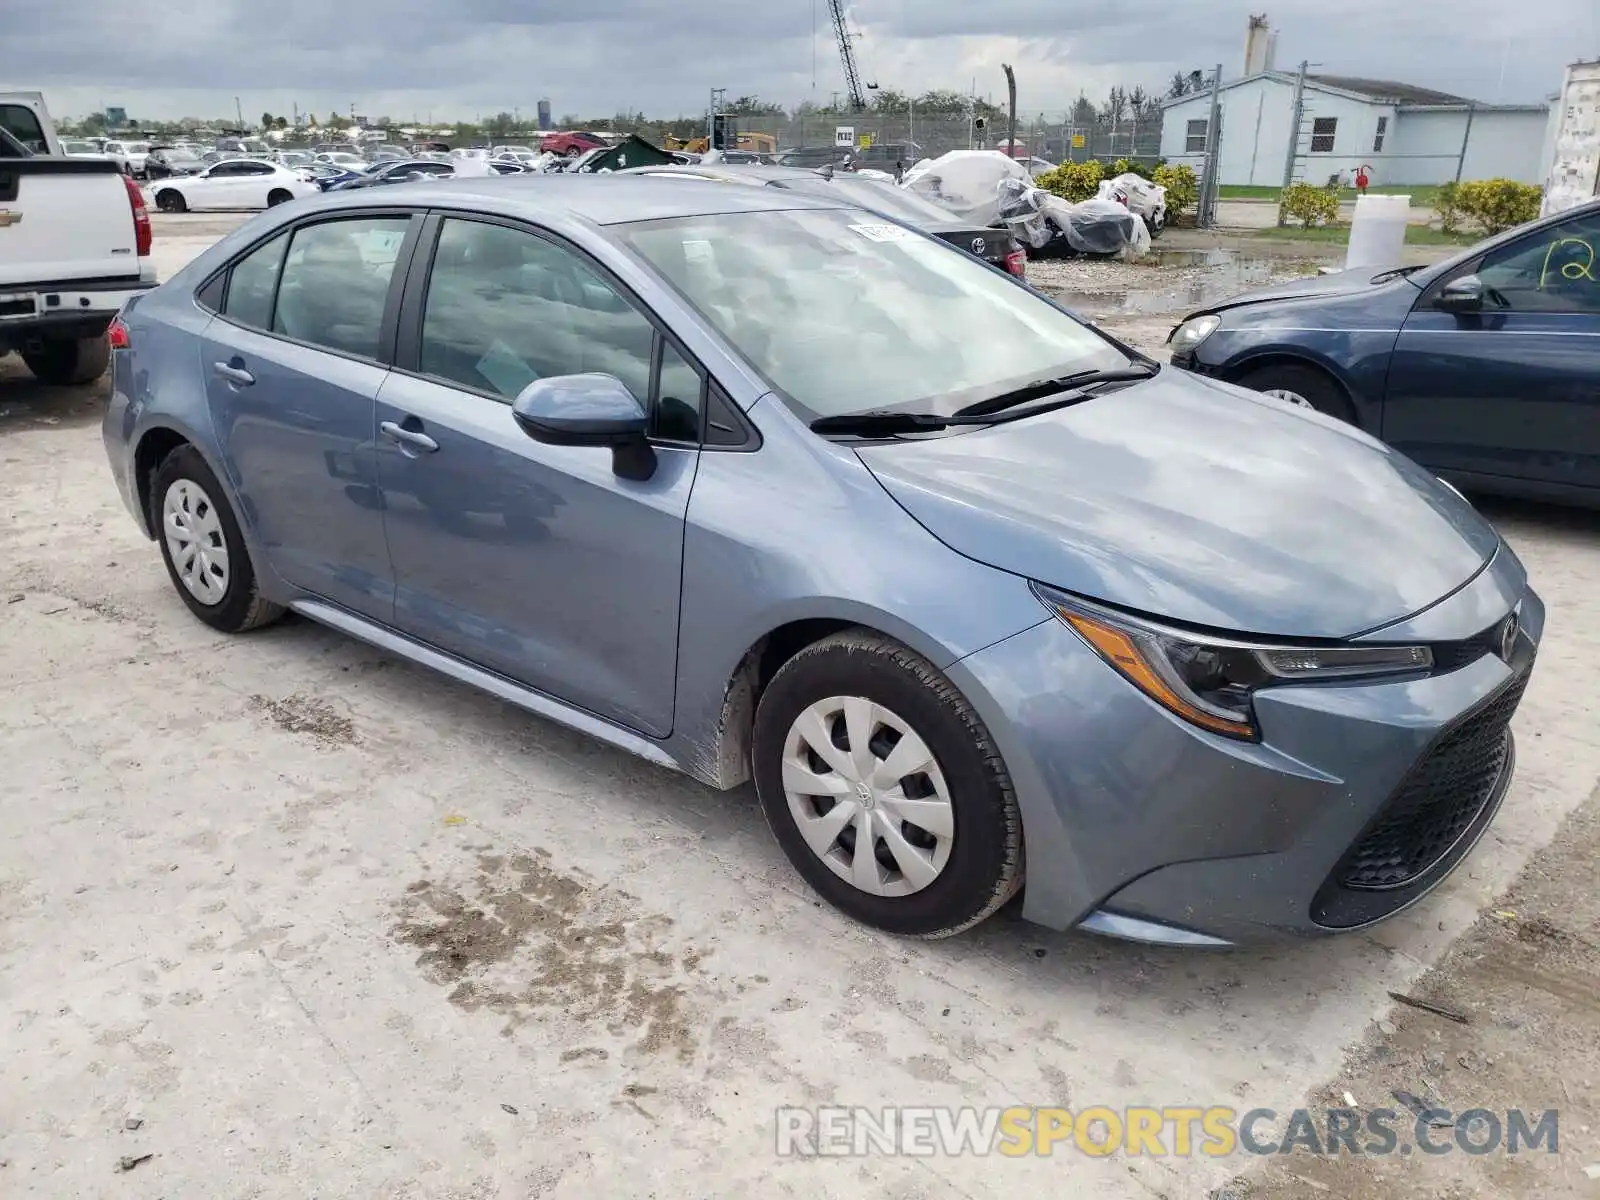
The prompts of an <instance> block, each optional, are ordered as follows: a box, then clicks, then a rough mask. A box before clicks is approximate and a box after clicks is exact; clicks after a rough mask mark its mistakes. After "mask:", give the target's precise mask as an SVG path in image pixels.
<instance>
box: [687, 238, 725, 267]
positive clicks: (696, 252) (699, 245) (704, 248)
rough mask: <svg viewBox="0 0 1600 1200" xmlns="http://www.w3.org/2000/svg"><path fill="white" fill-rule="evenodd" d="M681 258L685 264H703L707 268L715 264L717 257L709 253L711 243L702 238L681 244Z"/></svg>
mask: <svg viewBox="0 0 1600 1200" xmlns="http://www.w3.org/2000/svg"><path fill="white" fill-rule="evenodd" d="M683 258H684V261H685V262H692V263H705V264H706V265H707V266H714V265H715V264H716V260H717V256H716V255H715V254H713V253H712V252H711V243H710V242H708V241H706V240H704V239H703V238H692V239H689V240H687V241H685V242H684V243H683Z"/></svg>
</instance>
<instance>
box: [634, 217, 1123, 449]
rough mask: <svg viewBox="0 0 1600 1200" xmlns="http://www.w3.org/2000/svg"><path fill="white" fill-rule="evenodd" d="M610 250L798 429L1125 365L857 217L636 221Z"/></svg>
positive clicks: (1026, 302) (1014, 290) (951, 255)
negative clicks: (769, 393) (646, 278)
mask: <svg viewBox="0 0 1600 1200" xmlns="http://www.w3.org/2000/svg"><path fill="white" fill-rule="evenodd" d="M616 232H617V235H618V236H619V237H620V239H621V240H622V241H623V242H624V243H625V244H626V245H628V246H629V247H631V248H632V249H633V250H634V251H636V252H637V253H638V254H639V255H640V256H642V257H643V258H644V259H646V260H647V261H648V262H649V263H650V265H651V266H653V267H654V268H655V270H656V271H657V272H658V273H659V274H660V275H661V276H662V277H663V278H664V279H665V280H666V281H667V282H668V283H670V284H671V285H672V286H673V287H674V288H675V289H676V290H677V291H678V292H679V293H680V294H682V296H683V297H684V298H685V299H686V300H687V301H688V302H689V303H690V304H692V305H693V306H694V307H695V308H696V309H697V310H698V311H699V312H700V313H701V315H702V316H704V317H705V319H706V320H707V321H709V322H710V323H711V324H712V325H713V326H714V327H715V328H716V329H717V330H718V332H720V333H721V334H722V335H723V336H724V337H725V338H727V340H728V341H729V342H730V343H731V344H732V345H733V347H734V348H735V349H737V350H738V351H739V352H740V354H742V355H743V356H744V357H745V358H746V359H747V360H748V361H749V362H750V364H751V365H752V366H753V367H755V368H756V369H757V370H758V371H760V372H761V374H762V375H763V376H765V378H766V379H767V381H768V382H769V383H770V384H771V385H772V386H773V388H774V389H775V390H776V391H778V392H780V393H782V394H783V395H784V396H785V397H786V398H787V399H788V400H789V401H790V402H791V404H792V405H793V406H795V407H796V408H797V409H799V410H800V415H801V416H802V417H803V418H805V419H807V420H810V419H814V418H816V417H828V416H839V415H843V414H846V413H856V412H865V411H869V410H881V409H904V410H907V411H915V412H933V413H939V414H941V415H947V414H949V413H953V412H954V411H955V410H956V409H958V408H962V407H964V406H966V405H968V404H971V403H974V402H976V401H979V400H983V399H988V398H990V397H993V396H997V395H1000V394H1001V393H1004V392H1007V391H1011V390H1012V389H1014V388H1017V387H1019V386H1022V385H1024V384H1027V383H1031V382H1033V381H1035V380H1041V379H1054V378H1058V377H1061V376H1064V375H1069V374H1073V373H1076V372H1079V371H1098V370H1116V369H1118V368H1121V367H1125V366H1127V365H1128V364H1129V361H1130V360H1129V359H1128V357H1127V356H1126V355H1124V354H1122V353H1121V352H1120V351H1119V350H1117V348H1116V347H1115V346H1114V345H1112V344H1111V343H1110V342H1108V341H1106V340H1105V339H1104V338H1102V337H1100V336H1099V335H1098V334H1096V333H1094V332H1093V331H1092V330H1090V329H1088V328H1086V327H1085V326H1083V325H1081V324H1079V323H1078V322H1077V321H1075V320H1073V319H1072V318H1071V317H1069V316H1067V315H1066V313H1064V312H1062V311H1061V310H1060V309H1058V308H1056V307H1054V306H1053V305H1051V304H1049V303H1047V302H1046V301H1045V300H1043V299H1041V298H1040V297H1038V296H1036V295H1034V294H1033V293H1032V292H1030V291H1028V290H1027V289H1026V288H1023V287H1020V286H1018V285H1017V284H1015V283H1013V282H1011V280H1010V279H1009V278H1008V277H1007V276H1005V275H1002V274H1000V273H999V272H997V271H994V270H992V269H991V268H989V267H988V266H986V265H984V264H983V263H982V262H981V261H979V260H978V259H976V258H973V257H972V256H971V255H969V254H965V253H963V252H962V251H960V250H955V249H952V248H951V247H950V246H947V245H946V244H944V243H943V242H938V241H934V240H932V239H930V238H927V237H924V236H922V235H921V234H918V233H914V232H912V231H911V230H909V229H905V228H903V227H902V226H899V225H890V224H885V223H882V222H878V221H874V220H873V218H872V216H871V215H870V214H868V213H865V212H863V211H861V210H859V209H817V210H796V211H790V212H748V213H727V214H718V215H715V216H700V217H684V218H679V219H675V220H668V221H642V222H637V223H635V224H632V225H625V226H621V227H620V228H618V229H617V231H616Z"/></svg>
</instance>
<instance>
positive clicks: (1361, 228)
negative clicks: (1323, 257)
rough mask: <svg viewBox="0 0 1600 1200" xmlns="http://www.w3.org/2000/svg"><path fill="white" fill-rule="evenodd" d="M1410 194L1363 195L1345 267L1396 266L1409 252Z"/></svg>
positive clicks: (1351, 228)
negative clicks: (1407, 227) (1407, 250)
mask: <svg viewBox="0 0 1600 1200" xmlns="http://www.w3.org/2000/svg"><path fill="white" fill-rule="evenodd" d="M1410 219H1411V197H1410V196H1362V197H1361V198H1360V199H1358V200H1357V201H1356V215H1355V217H1354V219H1352V220H1351V222H1350V248H1349V250H1348V251H1347V253H1346V254H1345V260H1344V265H1345V269H1346V270H1349V269H1350V268H1351V267H1392V266H1394V265H1395V264H1397V263H1398V262H1399V261H1400V259H1401V257H1402V256H1403V255H1404V253H1405V245H1406V224H1407V222H1408V221H1409V220H1410Z"/></svg>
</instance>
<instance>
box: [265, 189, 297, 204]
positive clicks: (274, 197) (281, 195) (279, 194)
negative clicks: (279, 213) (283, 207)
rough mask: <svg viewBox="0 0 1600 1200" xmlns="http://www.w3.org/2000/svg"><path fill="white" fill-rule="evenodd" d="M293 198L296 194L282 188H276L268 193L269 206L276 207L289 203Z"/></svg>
mask: <svg viewBox="0 0 1600 1200" xmlns="http://www.w3.org/2000/svg"><path fill="white" fill-rule="evenodd" d="M293 199H294V196H293V195H292V194H291V193H289V192H286V191H284V190H283V189H282V188H274V189H273V190H272V191H271V192H269V193H268V194H267V207H268V208H276V207H277V206H278V205H280V204H287V203H289V201H291V200H293Z"/></svg>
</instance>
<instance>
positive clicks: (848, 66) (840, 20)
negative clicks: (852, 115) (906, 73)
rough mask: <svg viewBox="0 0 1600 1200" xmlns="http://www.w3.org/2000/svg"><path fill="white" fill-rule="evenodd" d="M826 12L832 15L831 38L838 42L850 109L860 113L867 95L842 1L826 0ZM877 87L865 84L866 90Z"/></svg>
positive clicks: (865, 102)
mask: <svg viewBox="0 0 1600 1200" xmlns="http://www.w3.org/2000/svg"><path fill="white" fill-rule="evenodd" d="M828 11H829V12H830V13H831V14H832V15H833V36H834V37H835V38H836V39H837V40H838V42H839V60H840V61H841V62H842V63H844V85H845V88H846V90H847V91H848V92H849V95H850V109H851V111H852V112H860V111H861V110H862V109H864V108H866V106H867V93H866V89H865V88H863V87H862V86H861V72H860V70H858V69H857V67H856V49H855V46H854V45H852V43H851V38H852V36H853V35H852V34H851V33H850V27H849V26H848V25H846V24H845V19H844V0H828ZM877 86H878V85H877V84H875V83H869V84H867V87H868V88H876V87H877Z"/></svg>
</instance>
